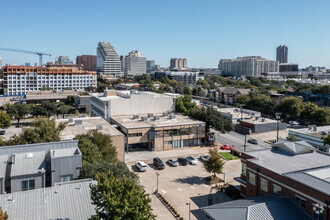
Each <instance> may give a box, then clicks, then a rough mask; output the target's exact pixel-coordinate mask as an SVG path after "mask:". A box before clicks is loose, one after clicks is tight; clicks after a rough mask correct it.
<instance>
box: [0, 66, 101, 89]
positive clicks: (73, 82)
mask: <svg viewBox="0 0 330 220" xmlns="http://www.w3.org/2000/svg"><path fill="white" fill-rule="evenodd" d="M3 70H4V89H5V94H8V95H24V94H26V93H27V92H29V91H40V90H41V89H42V88H44V87H50V88H51V89H52V90H64V89H72V90H84V89H85V88H86V87H96V86H97V78H96V73H95V72H89V71H81V70H78V69H76V68H69V67H60V68H56V67H40V66H39V67H25V66H5V67H4V68H3Z"/></svg>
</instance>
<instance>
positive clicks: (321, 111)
mask: <svg viewBox="0 0 330 220" xmlns="http://www.w3.org/2000/svg"><path fill="white" fill-rule="evenodd" d="M312 118H313V119H314V121H315V122H316V123H318V124H320V125H329V124H330V110H328V109H326V108H318V109H317V110H316V111H315V113H314V115H312Z"/></svg>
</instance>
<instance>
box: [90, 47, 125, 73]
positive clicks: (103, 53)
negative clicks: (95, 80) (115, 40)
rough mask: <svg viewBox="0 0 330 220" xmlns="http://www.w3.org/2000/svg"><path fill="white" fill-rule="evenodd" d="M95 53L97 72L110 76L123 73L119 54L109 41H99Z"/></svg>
mask: <svg viewBox="0 0 330 220" xmlns="http://www.w3.org/2000/svg"><path fill="white" fill-rule="evenodd" d="M96 54H97V55H96V63H97V64H96V69H97V73H98V74H101V75H106V76H107V75H109V76H112V77H120V76H122V75H123V72H122V70H121V62H120V58H119V55H118V54H117V51H116V50H115V48H114V47H113V46H112V45H111V43H110V42H99V43H98V45H97V49H96Z"/></svg>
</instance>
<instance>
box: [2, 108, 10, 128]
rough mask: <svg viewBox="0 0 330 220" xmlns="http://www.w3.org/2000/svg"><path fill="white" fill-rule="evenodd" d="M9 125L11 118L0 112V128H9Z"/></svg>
mask: <svg viewBox="0 0 330 220" xmlns="http://www.w3.org/2000/svg"><path fill="white" fill-rule="evenodd" d="M10 125H11V118H10V115H8V114H7V113H6V112H4V111H0V128H9V127H10Z"/></svg>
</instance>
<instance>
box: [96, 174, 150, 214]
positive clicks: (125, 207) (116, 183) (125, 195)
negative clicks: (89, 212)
mask: <svg viewBox="0 0 330 220" xmlns="http://www.w3.org/2000/svg"><path fill="white" fill-rule="evenodd" d="M96 180H97V182H98V184H97V185H91V198H92V204H93V205H95V206H96V208H95V209H96V216H93V217H92V218H91V219H113V220H119V219H127V220H133V219H139V220H151V219H156V216H155V215H154V214H153V213H152V208H151V199H150V197H149V195H148V194H146V192H145V190H144V189H143V187H142V186H140V185H138V184H137V183H136V182H135V181H134V180H132V179H130V178H127V177H125V176H124V177H121V178H115V177H114V176H113V174H111V173H110V172H108V173H101V174H97V175H96Z"/></svg>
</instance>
